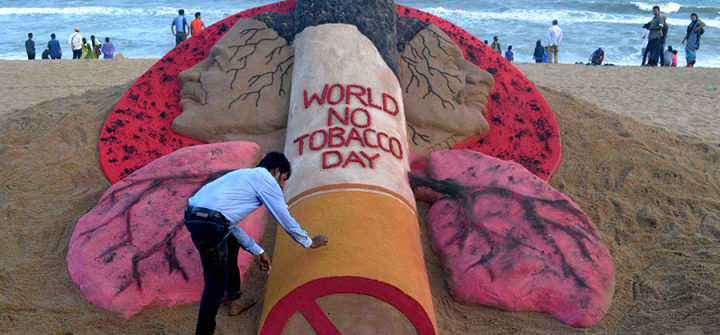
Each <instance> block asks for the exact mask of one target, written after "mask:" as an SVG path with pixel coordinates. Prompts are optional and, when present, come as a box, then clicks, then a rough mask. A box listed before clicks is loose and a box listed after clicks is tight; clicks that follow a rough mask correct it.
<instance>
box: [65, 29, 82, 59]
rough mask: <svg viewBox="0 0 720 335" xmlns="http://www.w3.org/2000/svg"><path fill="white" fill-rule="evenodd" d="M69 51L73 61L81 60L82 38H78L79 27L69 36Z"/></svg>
mask: <svg viewBox="0 0 720 335" xmlns="http://www.w3.org/2000/svg"><path fill="white" fill-rule="evenodd" d="M68 43H70V49H72V51H73V59H81V58H82V47H83V45H82V36H80V27H75V33H73V34H72V35H70V40H68Z"/></svg>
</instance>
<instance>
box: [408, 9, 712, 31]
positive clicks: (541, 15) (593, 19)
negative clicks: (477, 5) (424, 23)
mask: <svg viewBox="0 0 720 335" xmlns="http://www.w3.org/2000/svg"><path fill="white" fill-rule="evenodd" d="M422 10H424V11H426V12H429V13H432V14H434V15H437V16H439V17H442V18H444V19H447V20H449V21H451V22H455V23H459V24H460V25H461V26H463V25H465V24H470V25H472V24H477V23H478V22H483V21H505V22H512V21H517V22H531V23H536V24H541V25H548V24H550V22H552V20H558V21H560V22H561V25H562V24H573V23H609V24H637V25H640V26H642V25H643V24H645V23H648V22H649V21H650V19H651V17H649V16H647V17H646V16H639V15H628V14H607V13H597V12H592V11H576V10H521V9H511V10H507V11H505V12H501V13H498V12H480V11H466V10H461V9H445V8H443V7H435V8H424V9H422ZM689 22H690V21H689V20H680V19H668V23H670V24H671V25H675V26H687V25H688V23H689ZM703 22H705V24H706V25H708V26H710V27H720V22H718V20H704V21H703Z"/></svg>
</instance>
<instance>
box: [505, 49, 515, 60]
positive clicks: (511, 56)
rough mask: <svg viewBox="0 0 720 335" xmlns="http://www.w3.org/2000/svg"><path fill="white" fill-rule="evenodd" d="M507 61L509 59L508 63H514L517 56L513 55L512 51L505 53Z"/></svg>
mask: <svg viewBox="0 0 720 335" xmlns="http://www.w3.org/2000/svg"><path fill="white" fill-rule="evenodd" d="M505 59H507V60H508V62H512V61H514V60H515V55H513V52H512V51H511V50H508V51H505Z"/></svg>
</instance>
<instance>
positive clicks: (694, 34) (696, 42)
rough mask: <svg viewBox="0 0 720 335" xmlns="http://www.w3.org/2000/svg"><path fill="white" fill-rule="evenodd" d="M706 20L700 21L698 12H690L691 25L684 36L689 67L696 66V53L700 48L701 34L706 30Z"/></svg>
mask: <svg viewBox="0 0 720 335" xmlns="http://www.w3.org/2000/svg"><path fill="white" fill-rule="evenodd" d="M703 27H705V22H702V21H700V18H698V16H697V14H695V13H692V14H690V25H689V26H688V27H687V33H686V34H685V38H683V40H682V43H683V44H685V41H687V44H685V60H687V67H695V61H696V58H695V57H696V56H697V55H696V53H697V50H698V49H699V48H700V36H701V35H702V34H703V33H704V32H705V29H703Z"/></svg>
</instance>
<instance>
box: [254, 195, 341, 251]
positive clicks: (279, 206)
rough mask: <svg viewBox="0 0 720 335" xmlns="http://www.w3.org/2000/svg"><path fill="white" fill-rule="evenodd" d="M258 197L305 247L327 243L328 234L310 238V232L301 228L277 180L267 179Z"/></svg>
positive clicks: (288, 232)
mask: <svg viewBox="0 0 720 335" xmlns="http://www.w3.org/2000/svg"><path fill="white" fill-rule="evenodd" d="M258 197H259V198H260V201H261V202H262V203H263V204H264V205H265V207H267V209H268V211H270V214H272V215H273V217H275V219H276V220H278V223H280V226H281V227H283V229H284V230H285V232H286V233H287V234H288V235H290V237H292V239H293V240H295V241H296V242H297V243H299V244H301V245H302V246H303V247H305V248H318V247H321V246H323V245H327V242H328V239H327V237H326V236H324V235H318V236H315V237H313V238H312V239H310V236H308V233H307V232H306V231H304V230H302V228H300V224H299V223H298V222H297V221H295V219H294V218H293V217H292V216H291V215H290V212H289V211H288V206H287V204H286V203H285V199H284V198H283V195H282V189H280V185H278V184H277V183H275V181H266V182H265V183H264V184H263V185H262V186H261V187H260V189H259V191H258Z"/></svg>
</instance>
